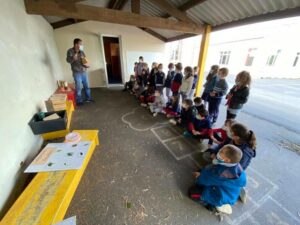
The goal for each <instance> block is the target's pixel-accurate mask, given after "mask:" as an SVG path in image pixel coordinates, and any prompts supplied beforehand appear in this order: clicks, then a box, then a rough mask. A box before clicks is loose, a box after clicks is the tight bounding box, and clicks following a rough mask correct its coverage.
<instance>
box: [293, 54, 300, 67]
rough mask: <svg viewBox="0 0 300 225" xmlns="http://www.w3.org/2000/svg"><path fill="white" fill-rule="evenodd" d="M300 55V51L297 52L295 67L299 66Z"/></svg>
mask: <svg viewBox="0 0 300 225" xmlns="http://www.w3.org/2000/svg"><path fill="white" fill-rule="evenodd" d="M299 56H300V52H297V55H296V58H295V60H294V63H293V67H296V66H297V63H298V60H299Z"/></svg>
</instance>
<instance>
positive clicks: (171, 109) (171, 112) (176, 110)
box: [164, 96, 180, 118]
mask: <svg viewBox="0 0 300 225" xmlns="http://www.w3.org/2000/svg"><path fill="white" fill-rule="evenodd" d="M164 110H165V113H166V116H167V118H172V117H178V116H179V114H180V105H179V97H178V96H172V97H171V98H170V100H169V101H168V102H167V105H166V108H165V109H164Z"/></svg>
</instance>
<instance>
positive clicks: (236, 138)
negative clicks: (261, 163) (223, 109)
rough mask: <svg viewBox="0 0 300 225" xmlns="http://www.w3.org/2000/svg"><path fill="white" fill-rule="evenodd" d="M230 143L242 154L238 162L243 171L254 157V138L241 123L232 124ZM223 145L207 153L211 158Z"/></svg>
mask: <svg viewBox="0 0 300 225" xmlns="http://www.w3.org/2000/svg"><path fill="white" fill-rule="evenodd" d="M230 130H231V139H232V140H231V142H230V144H233V145H235V146H236V147H238V148H239V149H241V150H242V152H243V157H242V159H241V161H240V164H241V166H242V167H243V169H244V170H246V169H247V167H248V166H249V165H250V163H251V160H252V158H254V157H255V156H256V137H255V134H254V132H253V131H252V130H249V129H248V128H247V127H246V126H245V125H243V124H241V123H233V124H232V125H231V128H230ZM223 146H224V144H221V145H218V146H217V147H216V148H214V149H209V150H208V152H209V153H210V154H211V155H212V156H211V157H212V158H213V157H214V156H215V155H216V154H217V153H218V152H219V151H220V149H221V148H222V147H223Z"/></svg>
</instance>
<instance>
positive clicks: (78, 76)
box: [73, 72, 91, 103]
mask: <svg viewBox="0 0 300 225" xmlns="http://www.w3.org/2000/svg"><path fill="white" fill-rule="evenodd" d="M73 77H74V80H75V87H76V102H77V103H81V102H82V97H81V83H82V85H83V89H84V93H85V98H86V99H85V100H91V90H90V88H89V82H88V79H87V75H86V72H77V73H73Z"/></svg>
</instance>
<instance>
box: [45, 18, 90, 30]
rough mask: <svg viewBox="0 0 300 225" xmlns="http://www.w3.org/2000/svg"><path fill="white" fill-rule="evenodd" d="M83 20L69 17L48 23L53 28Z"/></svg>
mask: <svg viewBox="0 0 300 225" xmlns="http://www.w3.org/2000/svg"><path fill="white" fill-rule="evenodd" d="M84 21H85V20H75V19H71V18H70V19H65V20H61V21H57V22H54V23H51V24H50V25H51V26H52V27H53V29H57V28H61V27H65V26H69V25H72V24H75V23H80V22H84Z"/></svg>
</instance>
